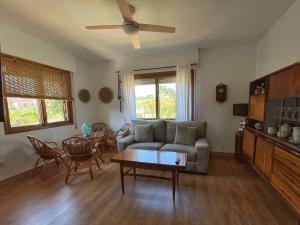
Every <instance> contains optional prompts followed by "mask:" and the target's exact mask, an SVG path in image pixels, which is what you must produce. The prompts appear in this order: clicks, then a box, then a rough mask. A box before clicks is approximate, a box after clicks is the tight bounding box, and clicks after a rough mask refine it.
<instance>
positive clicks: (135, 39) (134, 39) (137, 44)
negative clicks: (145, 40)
mask: <svg viewBox="0 0 300 225" xmlns="http://www.w3.org/2000/svg"><path fill="white" fill-rule="evenodd" d="M130 40H131V43H132V45H133V47H134V49H139V48H141V44H140V39H139V36H138V35H137V34H135V35H131V36H130Z"/></svg>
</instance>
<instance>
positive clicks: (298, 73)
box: [294, 64, 300, 96]
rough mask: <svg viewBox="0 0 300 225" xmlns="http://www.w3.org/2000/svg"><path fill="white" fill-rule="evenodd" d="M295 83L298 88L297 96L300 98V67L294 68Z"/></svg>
mask: <svg viewBox="0 0 300 225" xmlns="http://www.w3.org/2000/svg"><path fill="white" fill-rule="evenodd" d="M294 83H295V86H296V95H297V96H300V65H299V64H297V65H296V66H295V67H294Z"/></svg>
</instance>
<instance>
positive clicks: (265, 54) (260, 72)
mask: <svg viewBox="0 0 300 225" xmlns="http://www.w3.org/2000/svg"><path fill="white" fill-rule="evenodd" d="M299 21H300V0H297V1H296V2H295V3H294V4H293V5H292V6H291V7H290V8H289V9H288V10H287V12H286V13H285V14H284V15H283V16H282V17H281V18H280V19H279V20H278V21H277V23H275V24H274V25H273V26H272V28H271V29H270V30H269V31H268V32H267V33H266V34H265V35H264V37H263V38H262V39H261V40H260V41H259V43H258V45H257V63H256V76H257V77H261V76H264V75H267V74H269V73H271V72H274V71H276V70H278V69H281V68H283V67H286V66H288V65H291V64H293V63H295V62H298V61H300V44H299V41H300V26H299Z"/></svg>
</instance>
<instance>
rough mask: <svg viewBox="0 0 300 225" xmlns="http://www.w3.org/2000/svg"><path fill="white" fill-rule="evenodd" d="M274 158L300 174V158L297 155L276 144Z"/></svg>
mask: <svg viewBox="0 0 300 225" xmlns="http://www.w3.org/2000/svg"><path fill="white" fill-rule="evenodd" d="M274 159H275V160H276V161H278V162H280V163H281V164H282V165H285V166H286V167H287V168H288V169H289V170H291V171H293V172H294V173H296V174H297V176H300V158H298V157H297V156H294V155H292V154H291V153H289V152H287V151H285V150H283V149H281V148H279V147H277V146H276V147H275V151H274Z"/></svg>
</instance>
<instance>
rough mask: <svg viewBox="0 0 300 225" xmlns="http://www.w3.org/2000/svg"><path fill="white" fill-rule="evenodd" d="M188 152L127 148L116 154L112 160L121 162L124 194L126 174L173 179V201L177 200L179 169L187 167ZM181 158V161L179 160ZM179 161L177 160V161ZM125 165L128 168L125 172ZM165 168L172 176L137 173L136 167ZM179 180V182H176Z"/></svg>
mask: <svg viewBox="0 0 300 225" xmlns="http://www.w3.org/2000/svg"><path fill="white" fill-rule="evenodd" d="M186 158H187V154H186V153H180V152H167V151H161V152H160V151H156V150H145V149H125V150H124V151H122V152H119V153H118V154H117V155H115V156H114V157H113V158H112V159H111V161H112V162H117V163H120V176H121V185H122V193H123V194H124V176H133V177H134V179H135V178H136V177H137V176H140V177H151V178H158V179H163V180H171V181H172V183H173V202H174V200H175V190H176V183H177V184H178V180H179V170H180V169H184V168H185V167H186ZM178 160H179V161H178ZM176 161H177V162H176ZM124 167H128V170H127V171H125V172H124ZM137 168H140V169H149V170H164V171H170V172H171V173H172V178H168V177H160V176H154V175H146V174H139V173H136V169H137ZM176 181H177V182H176Z"/></svg>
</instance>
